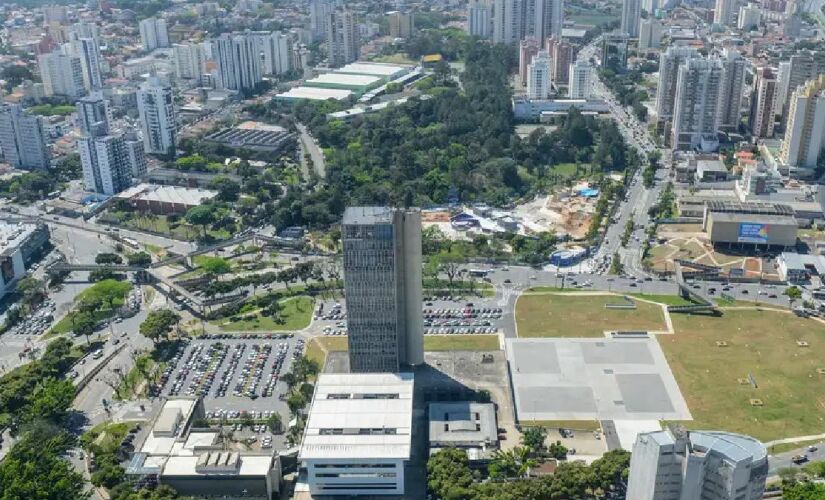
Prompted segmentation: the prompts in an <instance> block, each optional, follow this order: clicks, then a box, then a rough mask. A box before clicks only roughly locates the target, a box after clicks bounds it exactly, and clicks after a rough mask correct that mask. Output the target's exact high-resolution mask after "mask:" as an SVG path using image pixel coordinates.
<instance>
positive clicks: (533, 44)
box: [518, 38, 539, 87]
mask: <svg viewBox="0 0 825 500" xmlns="http://www.w3.org/2000/svg"><path fill="white" fill-rule="evenodd" d="M538 53H539V41H538V40H536V39H535V38H526V39H524V40H522V41H521V42H519V47H518V77H519V82H520V83H521V86H522V87H524V86H526V85H527V73H528V67H529V66H530V63H531V62H533V57H535V55H536V54H538Z"/></svg>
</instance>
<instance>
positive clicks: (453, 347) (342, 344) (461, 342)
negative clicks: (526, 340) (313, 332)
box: [304, 335, 499, 367]
mask: <svg viewBox="0 0 825 500" xmlns="http://www.w3.org/2000/svg"><path fill="white" fill-rule="evenodd" d="M498 348H499V345H498V335H425V336H424V350H425V351H497V350H498ZM346 350H347V338H346V337H315V338H313V339H312V340H310V341H309V343H308V345H307V349H306V354H304V355H305V356H306V357H307V358H309V359H312V360H314V361H316V362H317V363H318V365H319V366H321V367H323V366H324V362H325V361H326V357H327V355H326V353H327V352H330V351H346Z"/></svg>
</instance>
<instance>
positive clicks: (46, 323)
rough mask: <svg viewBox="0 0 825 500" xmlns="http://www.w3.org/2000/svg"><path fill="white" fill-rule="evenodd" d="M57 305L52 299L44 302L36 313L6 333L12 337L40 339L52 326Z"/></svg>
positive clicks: (21, 320)
mask: <svg viewBox="0 0 825 500" xmlns="http://www.w3.org/2000/svg"><path fill="white" fill-rule="evenodd" d="M54 310H55V303H54V301H53V300H51V299H46V300H44V301H43V302H42V303H41V304H40V305H39V306H38V307H37V309H35V310H34V311H32V312H31V313H30V314H28V315H27V316H25V317H23V318H21V319H20V321H19V322H18V323H17V324H16V325H14V326H12V327H11V328H9V329H8V331H7V332H6V333H9V334H12V335H25V336H27V337H38V336H40V335H42V334H43V333H45V332H46V330H47V329H48V328H49V327H51V326H52V322H53V321H54Z"/></svg>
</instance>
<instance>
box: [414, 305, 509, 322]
mask: <svg viewBox="0 0 825 500" xmlns="http://www.w3.org/2000/svg"><path fill="white" fill-rule="evenodd" d="M501 314H502V309H501V308H500V307H472V306H467V307H465V308H458V309H447V308H437V309H424V320H425V321H426V320H428V319H429V320H435V319H479V318H481V319H499V318H501Z"/></svg>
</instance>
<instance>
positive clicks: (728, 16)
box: [713, 0, 736, 26]
mask: <svg viewBox="0 0 825 500" xmlns="http://www.w3.org/2000/svg"><path fill="white" fill-rule="evenodd" d="M735 8H736V0H716V8H715V9H714V10H713V22H714V23H716V24H721V25H722V26H731V25H732V24H733V17H734V14H735V11H734V9H735Z"/></svg>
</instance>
